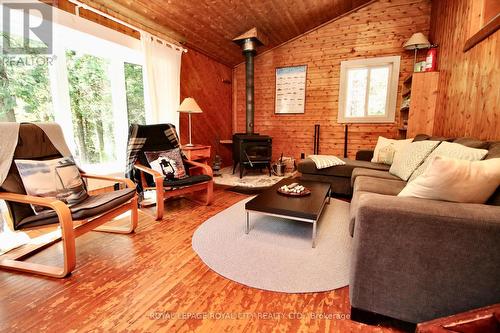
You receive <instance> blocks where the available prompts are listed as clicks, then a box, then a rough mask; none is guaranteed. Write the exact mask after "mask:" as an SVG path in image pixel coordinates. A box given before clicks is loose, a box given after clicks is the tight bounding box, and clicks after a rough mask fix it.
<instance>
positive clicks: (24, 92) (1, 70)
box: [0, 33, 54, 122]
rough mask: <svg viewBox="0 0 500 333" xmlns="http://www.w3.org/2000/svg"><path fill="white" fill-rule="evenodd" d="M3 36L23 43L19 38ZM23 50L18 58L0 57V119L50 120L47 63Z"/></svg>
mask: <svg viewBox="0 0 500 333" xmlns="http://www.w3.org/2000/svg"><path fill="white" fill-rule="evenodd" d="M4 36H5V37H6V38H9V39H13V40H14V42H17V44H19V45H23V43H22V38H21V37H16V36H10V35H7V34H5V33H2V37H4ZM30 43H31V45H35V44H36V42H35V41H30ZM25 53H26V54H25V57H23V58H22V59H21V60H19V59H15V58H10V57H9V56H7V55H4V54H2V55H1V56H0V58H1V59H0V60H1V62H0V121H12V122H16V121H17V122H29V121H54V114H53V112H52V98H51V94H50V82H49V64H48V63H49V62H48V61H47V60H46V57H45V56H42V55H38V54H36V53H34V52H33V51H31V52H30V51H28V50H26V51H25ZM44 59H45V60H44Z"/></svg>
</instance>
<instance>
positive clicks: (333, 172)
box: [298, 158, 390, 178]
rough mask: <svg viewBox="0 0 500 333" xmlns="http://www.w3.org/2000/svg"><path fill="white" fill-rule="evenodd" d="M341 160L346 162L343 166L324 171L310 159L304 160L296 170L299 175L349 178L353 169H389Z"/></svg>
mask: <svg viewBox="0 0 500 333" xmlns="http://www.w3.org/2000/svg"><path fill="white" fill-rule="evenodd" d="M342 160H344V161H345V162H346V164H345V165H337V166H333V167H330V168H326V169H317V168H316V165H315V164H314V162H313V161H312V160H311V159H309V158H306V159H305V160H303V161H302V162H300V163H299V167H298V169H299V172H301V173H309V174H317V175H325V176H338V177H348V178H350V177H351V175H352V171H353V170H354V169H355V168H367V169H375V170H386V171H387V170H389V168H390V166H389V165H385V164H380V163H372V162H368V161H357V160H351V159H348V158H342Z"/></svg>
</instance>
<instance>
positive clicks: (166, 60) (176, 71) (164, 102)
mask: <svg viewBox="0 0 500 333" xmlns="http://www.w3.org/2000/svg"><path fill="white" fill-rule="evenodd" d="M141 42H142V47H143V52H144V71H143V73H144V83H145V88H146V90H145V91H146V93H145V95H146V96H145V106H146V109H147V110H149V112H146V114H149V119H146V121H147V123H149V124H152V123H153V124H160V123H170V124H173V125H175V127H176V128H177V131H179V113H178V112H177V109H178V108H179V104H180V75H181V55H182V50H176V49H175V48H173V47H171V46H169V45H165V44H163V43H162V42H160V41H158V40H157V39H156V38H155V37H154V36H152V35H150V34H148V33H142V34H141Z"/></svg>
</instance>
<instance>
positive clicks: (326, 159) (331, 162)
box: [308, 155, 345, 169]
mask: <svg viewBox="0 0 500 333" xmlns="http://www.w3.org/2000/svg"><path fill="white" fill-rule="evenodd" d="M308 158H310V159H311V160H313V162H314V164H316V169H325V168H329V167H332V166H335V165H345V162H344V161H343V160H341V159H340V158H338V157H337V156H333V155H309V156H308Z"/></svg>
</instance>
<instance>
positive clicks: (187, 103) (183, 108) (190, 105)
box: [177, 97, 203, 113]
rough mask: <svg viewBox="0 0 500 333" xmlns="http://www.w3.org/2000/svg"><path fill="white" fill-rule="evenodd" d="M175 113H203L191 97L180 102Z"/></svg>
mask: <svg viewBox="0 0 500 333" xmlns="http://www.w3.org/2000/svg"><path fill="white" fill-rule="evenodd" d="M177 112H182V113H202V112H203V111H202V110H201V108H200V106H199V105H198V103H196V101H195V100H194V98H192V97H186V98H184V100H183V101H182V103H181V105H180V106H179V109H178V110H177Z"/></svg>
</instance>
